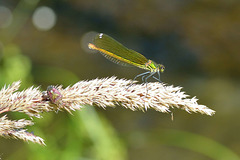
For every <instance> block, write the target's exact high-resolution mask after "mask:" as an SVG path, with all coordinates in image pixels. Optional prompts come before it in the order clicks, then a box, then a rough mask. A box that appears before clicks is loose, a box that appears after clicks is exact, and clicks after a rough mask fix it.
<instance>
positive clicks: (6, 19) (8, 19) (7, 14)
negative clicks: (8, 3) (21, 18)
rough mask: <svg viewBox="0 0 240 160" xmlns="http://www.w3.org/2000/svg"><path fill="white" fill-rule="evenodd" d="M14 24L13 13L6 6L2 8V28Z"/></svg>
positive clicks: (0, 18) (0, 9)
mask: <svg viewBox="0 0 240 160" xmlns="http://www.w3.org/2000/svg"><path fill="white" fill-rule="evenodd" d="M11 23H12V12H11V11H10V9H8V8H7V7H4V6H0V28H7V27H8V26H9V25H10V24H11Z"/></svg>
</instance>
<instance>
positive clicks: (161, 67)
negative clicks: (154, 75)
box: [158, 64, 165, 73]
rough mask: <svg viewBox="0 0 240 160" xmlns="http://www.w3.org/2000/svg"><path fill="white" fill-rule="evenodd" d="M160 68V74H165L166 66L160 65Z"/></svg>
mask: <svg viewBox="0 0 240 160" xmlns="http://www.w3.org/2000/svg"><path fill="white" fill-rule="evenodd" d="M158 67H159V70H160V72H161V73H163V72H164V70H165V67H164V65H162V64H158Z"/></svg>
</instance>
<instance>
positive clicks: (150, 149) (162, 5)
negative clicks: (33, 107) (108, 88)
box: [0, 0, 240, 160]
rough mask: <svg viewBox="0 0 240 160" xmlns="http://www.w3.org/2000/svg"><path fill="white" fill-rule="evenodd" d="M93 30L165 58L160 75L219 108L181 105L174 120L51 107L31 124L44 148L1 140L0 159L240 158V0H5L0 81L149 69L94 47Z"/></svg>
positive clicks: (68, 80)
mask: <svg viewBox="0 0 240 160" xmlns="http://www.w3.org/2000/svg"><path fill="white" fill-rule="evenodd" d="M93 31H95V32H103V33H106V34H108V35H110V36H112V37H113V38H115V39H116V40H118V41H119V42H121V43H122V44H124V45H125V46H127V47H128V48H131V49H134V50H136V51H138V52H140V53H142V54H143V55H145V56H146V57H147V58H149V59H153V60H154V61H156V62H158V63H161V64H164V65H165V67H166V70H165V73H163V74H162V75H161V80H162V81H163V82H165V83H167V84H173V85H174V86H182V87H183V90H184V91H186V93H187V94H189V95H191V96H197V98H198V99H200V100H199V103H200V104H204V105H206V106H208V107H209V108H211V109H214V110H216V115H214V116H212V117H209V116H205V115H200V114H188V113H186V112H185V111H181V110H177V109H176V110H174V121H171V116H170V115H169V114H162V113H159V112H156V111H153V110H149V111H147V112H145V113H142V112H141V111H138V112H132V111H131V110H127V109H124V108H121V107H116V108H114V109H113V108H107V109H106V110H103V109H101V108H97V107H92V106H85V107H84V108H83V109H82V110H81V111H77V112H75V113H74V115H73V116H72V115H69V114H68V113H67V112H59V113H57V114H55V113H45V114H43V119H36V118H34V121H35V122H36V123H35V125H34V126H33V127H29V131H34V133H35V134H36V135H39V136H41V137H43V138H44V139H45V143H46V144H47V146H44V147H43V146H39V145H38V144H33V143H31V142H30V143H25V142H22V141H20V140H11V139H4V138H0V159H9V160H12V159H29V160H32V159H36V160H42V159H63V160H64V159H73V160H75V159H76V160H113V159H114V160H125V159H129V160H146V159H150V160H159V159H164V160H165V159H166V160H168V159H178V160H192V159H195V160H210V159H217V160H219V159H222V160H226V159H227V160H236V159H240V158H239V156H240V136H239V135H240V123H239V121H240V116H239V113H240V100H239V98H240V83H239V80H240V67H239V64H240V1H239V0H220V1H206V0H195V1H189V0H181V1H179V0H170V1H169V0H129V1H128V0H101V1H97V0H88V1H85V0H75V1H74V0H72V1H57V0H52V1H50V0H42V1H41V0H20V1H16V0H1V1H0V86H1V87H3V85H4V84H10V83H12V82H13V81H17V80H21V81H22V85H23V86H22V89H24V88H26V87H30V86H31V85H35V86H38V85H41V89H42V90H45V89H46V87H47V86H48V85H50V84H52V85H56V84H62V85H63V86H64V87H66V86H68V85H71V84H74V83H76V82H77V81H79V80H90V79H95V78H97V77H99V78H101V77H111V76H113V75H115V76H117V77H118V78H127V79H131V78H134V76H135V75H137V74H138V73H141V72H143V71H142V70H140V69H137V68H134V67H133V68H126V67H122V66H119V65H116V64H114V63H112V62H110V61H108V60H106V59H105V58H103V56H101V55H100V54H89V50H88V49H87V41H86V37H87V36H88V35H89V33H92V32H93ZM1 116H2V115H1ZM9 116H10V117H11V118H12V119H20V118H23V117H24V115H22V114H17V113H10V114H9Z"/></svg>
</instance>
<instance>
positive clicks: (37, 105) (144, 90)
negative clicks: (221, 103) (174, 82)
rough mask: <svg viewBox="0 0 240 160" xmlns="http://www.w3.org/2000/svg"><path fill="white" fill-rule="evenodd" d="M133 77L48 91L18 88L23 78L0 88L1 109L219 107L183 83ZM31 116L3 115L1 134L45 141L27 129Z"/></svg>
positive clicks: (203, 111) (193, 109)
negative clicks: (207, 103)
mask: <svg viewBox="0 0 240 160" xmlns="http://www.w3.org/2000/svg"><path fill="white" fill-rule="evenodd" d="M130 83H131V80H125V79H116V78H115V77H111V78H104V79H94V80H90V81H80V82H77V83H76V84H74V85H72V86H68V87H66V88H65V89H63V88H62V87H61V86H49V87H48V88H47V91H44V92H42V91H40V89H39V87H33V86H32V87H30V88H28V89H26V90H23V91H18V89H19V87H20V81H18V82H14V83H13V84H12V85H9V86H4V87H3V88H2V89H1V90H0V113H2V114H3V113H5V112H23V113H25V114H27V115H28V116H29V117H37V118H41V115H40V114H41V113H43V112H50V111H58V110H66V111H68V112H69V113H71V112H72V111H75V110H79V109H80V108H81V107H82V106H84V105H94V106H99V107H102V108H106V107H115V106H122V107H125V108H129V109H131V110H133V111H135V110H142V111H147V110H148V109H154V110H156V111H159V112H163V113H171V112H172V109H173V108H179V109H182V110H185V111H187V112H188V113H192V112H195V113H201V114H206V115H209V116H212V115H213V114H214V113H215V111H214V110H212V109H210V108H208V107H206V106H205V105H200V104H198V103H197V99H196V98H195V97H193V98H188V97H189V96H188V95H186V94H185V93H184V92H183V91H181V89H182V88H181V87H174V86H168V85H165V84H163V83H158V82H154V83H148V84H147V86H146V84H133V85H132V86H130V87H129V84H130ZM33 124H34V123H33V122H32V119H31V120H25V119H21V120H17V121H14V120H8V119H7V116H6V115H4V116H2V117H1V118H0V135H1V136H2V137H6V138H9V137H10V138H18V139H22V140H25V141H32V142H34V143H39V144H41V145H44V140H43V139H42V138H40V137H38V136H35V135H34V134H32V133H29V132H27V130H26V129H24V128H25V127H26V126H28V125H33Z"/></svg>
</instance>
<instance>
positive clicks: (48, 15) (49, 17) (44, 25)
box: [32, 6, 57, 31]
mask: <svg viewBox="0 0 240 160" xmlns="http://www.w3.org/2000/svg"><path fill="white" fill-rule="evenodd" d="M56 20H57V17H56V14H55V12H54V11H53V10H52V9H51V8H49V7H45V6H42V7H38V8H37V9H36V10H35V12H34V13H33V17H32V21H33V25H34V26H35V27H36V28H37V29H39V30H41V31H47V30H50V29H51V28H53V27H54V25H55V24H56Z"/></svg>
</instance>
